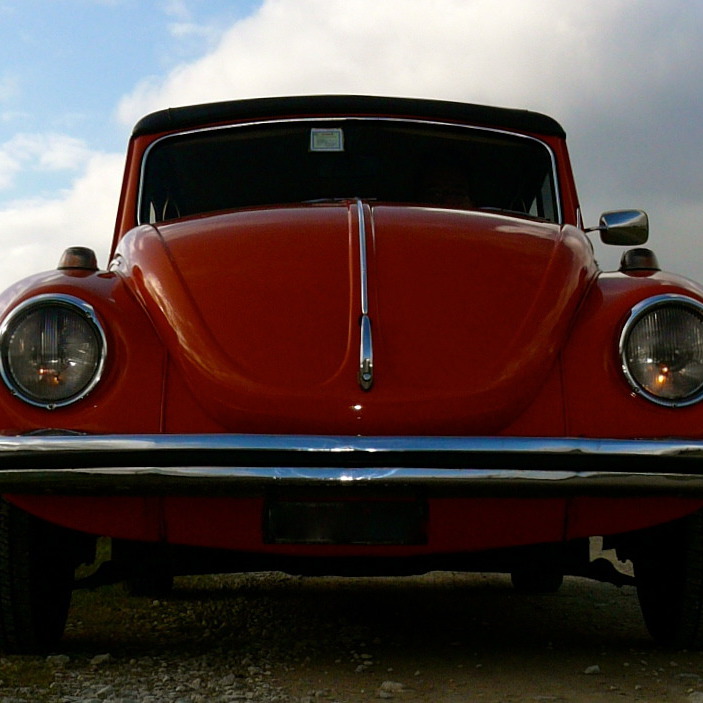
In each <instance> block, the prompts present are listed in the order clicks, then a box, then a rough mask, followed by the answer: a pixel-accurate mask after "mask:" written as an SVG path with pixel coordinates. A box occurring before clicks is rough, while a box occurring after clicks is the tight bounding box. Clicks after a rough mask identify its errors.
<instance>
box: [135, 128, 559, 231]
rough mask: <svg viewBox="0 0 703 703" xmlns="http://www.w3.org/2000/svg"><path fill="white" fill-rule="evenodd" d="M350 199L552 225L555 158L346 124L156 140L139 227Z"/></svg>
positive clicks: (527, 141) (514, 138)
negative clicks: (503, 213)
mask: <svg viewBox="0 0 703 703" xmlns="http://www.w3.org/2000/svg"><path fill="white" fill-rule="evenodd" d="M357 197H358V198H364V199H372V200H375V201H381V202H392V203H412V204H418V205H433V206H439V207H455V208H456V207H458V208H467V209H468V208H488V209H498V210H507V211H511V212H515V213H518V214H522V215H525V216H532V217H538V218H542V219H546V220H550V221H557V220H558V207H557V200H556V188H555V180H554V174H553V163H552V154H551V151H550V150H549V149H548V147H547V146H546V145H545V144H543V143H542V142H540V141H538V140H536V139H532V138H528V137H521V136H519V135H511V134H505V133H502V132H496V131H492V130H487V129H478V128H466V127H455V126H451V125H436V124H429V123H421V122H406V121H401V120H384V119H362V118H357V119H352V118H350V119H337V120H300V121H286V122H268V123H266V122H264V123H259V124H254V125H242V126H234V127H227V128H216V129H210V130H201V131H198V132H192V133H186V134H179V135H174V136H170V137H166V138H164V139H161V140H160V141H158V142H156V143H155V144H154V145H153V146H152V147H151V148H150V149H149V150H148V152H147V155H146V157H145V162H144V166H143V176H142V183H141V191H140V205H139V221H140V222H141V223H145V222H159V221H163V220H170V219H174V218H179V217H188V216H192V215H198V214H203V213H210V212H217V211H222V210H232V209H237V208H247V207H257V206H265V205H277V204H289V203H300V202H315V201H321V200H330V199H345V198H357Z"/></svg>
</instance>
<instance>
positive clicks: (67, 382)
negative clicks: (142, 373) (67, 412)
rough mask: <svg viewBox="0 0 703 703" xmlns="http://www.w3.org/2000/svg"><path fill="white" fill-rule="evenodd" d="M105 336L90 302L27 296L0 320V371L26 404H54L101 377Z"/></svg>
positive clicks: (79, 395)
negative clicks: (1, 321) (0, 323)
mask: <svg viewBox="0 0 703 703" xmlns="http://www.w3.org/2000/svg"><path fill="white" fill-rule="evenodd" d="M106 356H107V339H106V337H105V332H104V330H103V327H102V325H101V324H100V321H99V320H98V318H97V315H96V314H95V310H94V309H93V307H92V306H91V305H89V304H88V303H86V302H85V301H83V300H81V299H80V298H76V297H74V296H72V295H62V294H45V295H38V296H35V297H34V298H30V299H28V300H25V301H24V302H23V303H21V304H20V305H18V306H17V307H16V308H15V309H14V310H12V311H11V312H10V314H9V315H8V316H7V317H6V318H5V320H4V321H3V323H2V325H0V377H1V378H2V380H3V381H4V383H5V385H6V386H7V387H8V389H9V390H10V392H11V393H12V394H13V395H15V396H16V397H18V398H20V399H21V400H23V401H24V402H26V403H28V404H29V405H34V406H36V407H40V408H45V409H47V410H54V409H55V408H60V407H64V406H66V405H70V404H72V403H75V402H77V401H79V400H82V399H83V398H85V396H86V395H88V393H90V392H91V391H92V390H93V388H95V386H96V384H97V383H98V382H99V381H100V378H101V376H102V373H103V370H104V367H105V359H106Z"/></svg>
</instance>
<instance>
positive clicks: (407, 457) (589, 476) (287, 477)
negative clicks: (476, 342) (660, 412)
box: [0, 434, 703, 498]
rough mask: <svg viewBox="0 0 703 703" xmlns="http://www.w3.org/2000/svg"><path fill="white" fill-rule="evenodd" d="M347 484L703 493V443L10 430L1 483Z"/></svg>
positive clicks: (252, 488)
mask: <svg viewBox="0 0 703 703" xmlns="http://www.w3.org/2000/svg"><path fill="white" fill-rule="evenodd" d="M271 486H280V487H284V486H291V487H292V486H301V487H315V486H317V487H323V486H327V487H329V486H337V487H340V488H341V487H345V488H348V489H350V490H357V489H359V490H364V489H365V488H366V489H368V488H371V489H374V490H375V489H379V490H385V489H388V490H396V489H399V488H403V487H405V488H411V489H412V488H422V489H423V491H426V492H427V495H437V496H441V495H451V496H454V497H457V496H519V497H526V496H532V497H542V496H545V497H548V496H568V495H593V496H658V495H661V496H681V497H701V498H703V441H700V442H698V441H680V440H612V439H575V438H523V437H354V436H350V437H338V436H310V435H236V434H217V435H163V434H158V435H70V436H66V435H62V436H56V435H52V436H47V435H41V436H39V435H32V436H28V435H25V436H13V437H3V438H0V492H3V493H30V494H37V493H53V494H59V495H60V494H74V495H75V494H95V495H110V494H120V495H130V494H131V495H143V494H150V493H153V494H161V495H218V496H222V495H233V496H236V495H244V494H247V493H251V492H259V491H261V490H265V489H266V488H267V487H271Z"/></svg>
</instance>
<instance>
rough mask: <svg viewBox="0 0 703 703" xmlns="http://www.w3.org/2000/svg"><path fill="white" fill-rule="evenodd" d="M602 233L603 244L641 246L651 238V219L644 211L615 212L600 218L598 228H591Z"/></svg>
mask: <svg viewBox="0 0 703 703" xmlns="http://www.w3.org/2000/svg"><path fill="white" fill-rule="evenodd" d="M593 230H598V231H600V238H601V241H602V242H603V244H619V245H621V246H628V247H629V246H640V245H641V244H644V243H645V242H646V241H647V239H648V238H649V218H648V217H647V213H646V212H644V211H643V210H614V211H613V212H604V213H603V214H602V215H601V216H600V222H599V223H598V227H591V228H589V229H588V230H586V231H588V232H591V231H593Z"/></svg>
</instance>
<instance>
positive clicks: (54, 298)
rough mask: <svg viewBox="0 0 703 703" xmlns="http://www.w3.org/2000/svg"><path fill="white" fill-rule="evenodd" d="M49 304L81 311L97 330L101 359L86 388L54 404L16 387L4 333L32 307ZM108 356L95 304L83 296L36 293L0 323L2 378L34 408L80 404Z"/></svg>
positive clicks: (53, 408)
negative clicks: (10, 369) (6, 353)
mask: <svg viewBox="0 0 703 703" xmlns="http://www.w3.org/2000/svg"><path fill="white" fill-rule="evenodd" d="M47 304H55V305H59V306H60V307H68V308H74V309H75V310H77V311H78V313H79V314H81V315H83V317H85V318H86V319H87V320H88V321H89V322H90V323H91V324H92V325H93V328H94V329H95V331H96V333H97V336H98V339H99V340H100V355H99V360H98V365H97V367H96V369H95V372H94V374H93V378H92V380H91V381H90V383H88V384H87V385H86V387H85V388H84V389H83V390H82V391H81V393H80V394H79V395H75V396H71V397H70V398H68V399H66V400H60V401H56V402H53V403H43V402H39V401H37V400H34V399H33V398H31V397H29V396H27V395H25V394H24V393H23V392H22V391H21V390H20V389H19V388H17V387H16V385H15V383H14V380H13V377H12V374H11V373H10V371H9V369H7V368H6V362H5V336H6V334H7V333H8V330H9V329H10V327H11V326H12V323H13V321H14V320H15V319H16V318H17V317H19V316H20V315H22V314H25V313H27V312H28V311H31V309H32V308H39V307H42V306H45V305H47ZM106 358H107V337H106V336H105V330H104V329H103V326H102V325H101V324H100V320H99V319H98V316H97V314H96V313H95V309H94V308H93V306H92V305H90V304H88V303H86V302H85V301H84V300H81V299H80V298H76V297H75V296H72V295H65V294H61V293H46V294H43V295H37V296H34V297H33V298H28V299H27V300H25V301H23V302H22V303H20V304H19V305H17V307H15V308H13V309H12V310H11V311H10V313H9V314H8V315H7V317H6V318H5V319H4V320H3V322H2V325H0V378H2V380H3V382H4V383H5V385H6V386H7V388H8V390H9V391H10V393H12V395H14V396H15V397H17V398H20V399H21V400H23V401H24V402H25V403H27V404H29V405H33V406H34V407H38V408H44V409H45V410H55V409H56V408H62V407H65V406H67V405H72V404H73V403H77V402H78V401H79V400H83V398H85V397H86V396H87V395H88V394H89V393H90V392H91V391H92V390H93V389H94V388H95V386H96V385H97V384H98V382H99V381H100V378H101V377H102V374H103V371H104V369H105V359H106Z"/></svg>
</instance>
